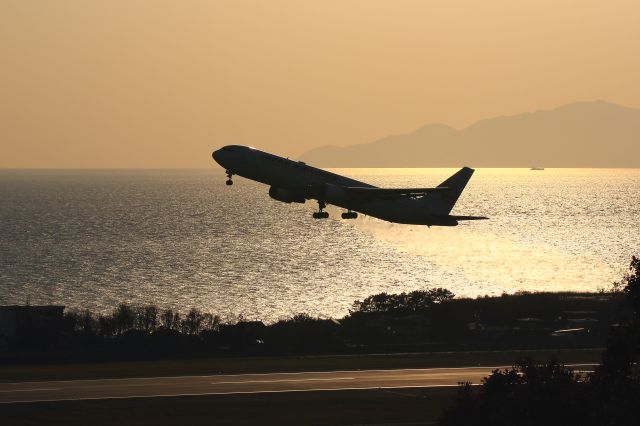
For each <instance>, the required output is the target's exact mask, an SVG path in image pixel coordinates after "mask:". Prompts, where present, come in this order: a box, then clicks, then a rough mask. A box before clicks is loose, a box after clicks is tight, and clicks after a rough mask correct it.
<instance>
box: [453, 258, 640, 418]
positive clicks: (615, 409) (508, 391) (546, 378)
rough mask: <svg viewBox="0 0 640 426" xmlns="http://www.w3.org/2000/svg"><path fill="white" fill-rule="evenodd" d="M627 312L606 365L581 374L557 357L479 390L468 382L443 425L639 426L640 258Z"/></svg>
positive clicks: (526, 364) (503, 373)
mask: <svg viewBox="0 0 640 426" xmlns="http://www.w3.org/2000/svg"><path fill="white" fill-rule="evenodd" d="M623 285H624V287H623V290H622V291H623V292H624V294H625V296H626V299H625V303H626V306H625V308H626V309H624V316H623V318H622V321H621V322H620V324H619V325H618V326H617V327H614V330H613V332H612V334H611V337H610V339H609V342H608V344H607V347H606V349H605V351H604V353H603V356H602V363H601V364H600V365H599V366H598V367H597V368H596V369H595V371H594V372H593V373H591V374H586V375H585V374H578V373H576V372H574V371H573V370H572V369H571V368H569V367H566V366H563V365H560V364H558V363H557V362H556V361H554V360H551V361H549V362H547V363H535V362H533V361H531V360H525V361H521V362H518V363H517V364H516V365H515V366H514V367H513V368H510V369H506V370H495V371H493V373H492V374H491V375H490V376H489V377H487V378H485V379H484V380H483V382H482V384H481V386H480V387H479V389H474V388H472V387H471V386H470V385H469V384H468V383H465V384H462V385H461V387H460V389H459V391H458V395H457V397H456V400H455V401H454V403H453V405H452V407H451V408H450V409H448V410H447V411H446V412H445V414H444V416H443V418H442V420H441V424H442V425H446V426H451V425H541V424H546V425H637V424H638V421H639V420H638V419H640V374H639V371H638V367H637V365H638V361H639V358H640V259H638V258H636V257H633V259H632V261H631V265H630V267H629V273H628V274H627V275H626V276H625V277H624V279H623Z"/></svg>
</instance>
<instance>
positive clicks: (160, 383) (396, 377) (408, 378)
mask: <svg viewBox="0 0 640 426" xmlns="http://www.w3.org/2000/svg"><path fill="white" fill-rule="evenodd" d="M494 368H497V367H463V368H429V369H409V370H356V371H327V372H300V373H265V374H238V375H212V376H181V377H149V378H125V379H96V380H65V381H47V382H13V383H0V404H10V403H18V402H42V401H74V400H89V399H109V398H150V397H162V396H186V395H225V394H250V393H269V392H305V391H321V390H325V391H326V390H349V389H375V388H411V387H446V386H456V385H457V384H458V383H459V382H465V381H469V382H472V383H479V382H480V380H481V379H482V378H483V377H485V376H487V375H488V374H490V373H491V370H492V369H494Z"/></svg>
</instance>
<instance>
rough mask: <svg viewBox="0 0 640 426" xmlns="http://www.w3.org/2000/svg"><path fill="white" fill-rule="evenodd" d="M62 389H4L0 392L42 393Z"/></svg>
mask: <svg viewBox="0 0 640 426" xmlns="http://www.w3.org/2000/svg"><path fill="white" fill-rule="evenodd" d="M59 390H62V388H40V389H6V390H0V392H7V393H9V392H42V391H59Z"/></svg>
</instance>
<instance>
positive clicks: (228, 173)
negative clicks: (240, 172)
mask: <svg viewBox="0 0 640 426" xmlns="http://www.w3.org/2000/svg"><path fill="white" fill-rule="evenodd" d="M232 176H233V173H231V172H230V171H229V170H227V182H226V183H227V185H228V186H231V185H233V181H232V180H231V177H232Z"/></svg>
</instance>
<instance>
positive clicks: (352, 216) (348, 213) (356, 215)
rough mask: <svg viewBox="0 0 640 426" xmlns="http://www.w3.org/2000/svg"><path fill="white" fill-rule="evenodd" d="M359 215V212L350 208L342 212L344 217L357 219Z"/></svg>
mask: <svg viewBox="0 0 640 426" xmlns="http://www.w3.org/2000/svg"><path fill="white" fill-rule="evenodd" d="M357 217H358V213H356V212H352V211H351V210H349V211H348V212H344V213H342V218H343V219H355V218H357Z"/></svg>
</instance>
